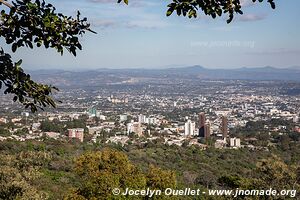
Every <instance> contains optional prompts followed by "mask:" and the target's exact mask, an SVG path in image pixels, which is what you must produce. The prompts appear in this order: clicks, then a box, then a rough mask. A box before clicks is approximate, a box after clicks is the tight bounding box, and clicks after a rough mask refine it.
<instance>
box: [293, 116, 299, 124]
mask: <svg viewBox="0 0 300 200" xmlns="http://www.w3.org/2000/svg"><path fill="white" fill-rule="evenodd" d="M298 121H299V117H298V116H297V115H294V117H293V122H294V123H297V122H298Z"/></svg>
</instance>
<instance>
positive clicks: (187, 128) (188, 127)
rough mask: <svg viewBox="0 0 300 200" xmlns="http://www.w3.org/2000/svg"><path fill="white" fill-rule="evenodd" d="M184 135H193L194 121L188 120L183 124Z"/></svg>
mask: <svg viewBox="0 0 300 200" xmlns="http://www.w3.org/2000/svg"><path fill="white" fill-rule="evenodd" d="M184 135H185V136H193V135H195V122H192V121H191V120H188V121H187V122H186V123H185V124H184Z"/></svg>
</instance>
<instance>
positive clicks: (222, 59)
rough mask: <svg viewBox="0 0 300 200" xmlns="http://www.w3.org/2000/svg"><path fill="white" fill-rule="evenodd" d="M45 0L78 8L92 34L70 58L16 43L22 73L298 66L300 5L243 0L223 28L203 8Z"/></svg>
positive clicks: (59, 7)
mask: <svg viewBox="0 0 300 200" xmlns="http://www.w3.org/2000/svg"><path fill="white" fill-rule="evenodd" d="M47 2H49V3H52V4H53V5H55V6H56V8H57V11H58V12H63V13H65V14H69V15H73V16H74V14H75V11H76V10H78V9H79V10H80V11H81V13H82V16H86V17H88V19H89V21H90V22H91V24H92V29H93V30H95V31H96V32H97V33H98V34H96V35H95V34H92V33H87V34H86V35H84V37H83V38H81V41H82V43H83V51H81V52H78V56H77V57H76V58H74V57H73V56H72V55H70V54H69V53H68V52H65V53H64V56H60V55H59V54H58V53H57V52H55V50H44V49H43V48H39V49H38V48H35V49H34V50H29V49H26V48H21V49H19V50H18V51H17V53H16V54H15V55H13V57H14V59H15V60H18V59H21V58H22V59H23V64H24V66H23V67H24V68H25V69H26V70H28V69H49V68H50V69H97V68H160V67H167V66H171V67H174V66H175V67H176V66H189V65H202V66H206V67H208V68H237V67H257V66H262V67H263V66H274V67H291V66H300V61H299V59H298V58H297V57H298V55H299V54H300V49H299V44H300V40H299V38H298V37H297V36H298V35H299V33H300V28H299V27H300V26H298V25H297V24H299V22H298V20H297V19H298V18H299V13H298V12H297V8H298V7H299V5H300V2H296V1H293V2H292V3H289V4H287V3H284V2H283V1H276V9H275V10H273V9H271V8H270V6H269V4H268V3H267V2H263V3H258V2H257V3H255V4H252V3H251V1H248V0H244V1H243V5H244V8H243V10H244V15H241V16H236V17H235V19H234V21H233V22H232V23H231V24H229V25H227V24H226V18H227V16H225V15H224V16H222V17H221V18H220V19H214V20H213V19H210V18H209V17H206V16H205V15H203V14H202V13H201V14H200V17H199V18H198V19H187V18H183V17H178V16H175V15H174V16H171V17H166V16H165V12H166V9H167V7H166V5H167V3H168V2H163V1H160V0H154V1H146V0H141V1H134V0H131V1H129V3H130V4H129V6H126V5H124V4H117V3H115V1H114V0H111V1H103V0H98V1H97V0H86V1H68V0H61V1H57V0H51V1H47ZM4 48H5V50H6V51H8V50H9V47H8V46H7V45H4ZM33 54H34V55H35V56H34V59H32V55H33Z"/></svg>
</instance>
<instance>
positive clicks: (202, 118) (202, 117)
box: [199, 112, 206, 137]
mask: <svg viewBox="0 0 300 200" xmlns="http://www.w3.org/2000/svg"><path fill="white" fill-rule="evenodd" d="M205 121H206V118H205V114H204V113H203V112H202V113H200V114H199V137H205Z"/></svg>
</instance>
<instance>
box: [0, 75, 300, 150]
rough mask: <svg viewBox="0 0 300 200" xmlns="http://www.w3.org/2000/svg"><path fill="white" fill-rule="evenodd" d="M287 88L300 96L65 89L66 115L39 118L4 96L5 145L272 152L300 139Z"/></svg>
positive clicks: (220, 85)
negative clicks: (151, 145)
mask: <svg viewBox="0 0 300 200" xmlns="http://www.w3.org/2000/svg"><path fill="white" fill-rule="evenodd" d="M287 84H288V85H289V86H290V87H289V88H299V83H297V82H290V83H286V82H280V81H247V80H200V81H194V80H186V79H182V80H177V81H176V82H175V81H168V82H167V83H165V82H159V81H157V82H155V81H149V80H146V81H144V80H142V81H140V80H139V81H138V80H135V79H134V78H130V79H129V81H123V82H121V83H116V84H111V83H110V84H106V85H103V86H102V87H101V88H100V89H97V88H92V89H91V88H88V89H87V87H82V88H79V89H72V88H67V87H66V88H63V89H62V90H61V91H60V92H58V93H57V94H55V98H56V99H58V100H60V101H61V102H62V103H59V104H58V108H57V109H46V110H45V111H41V112H38V113H37V114H33V113H31V112H28V111H25V110H23V109H22V108H21V107H19V105H18V104H16V103H13V102H12V101H11V97H10V96H1V104H0V109H1V111H2V112H1V113H2V114H1V116H0V123H1V129H0V130H1V136H0V140H2V141H3V140H6V139H16V140H20V141H24V140H31V139H36V140H42V139H45V137H46V138H53V139H57V140H66V141H69V140H72V139H77V140H78V141H80V142H88V143H116V144H122V145H128V144H132V143H141V144H145V143H148V142H153V141H158V140H159V141H162V142H163V143H165V144H168V145H173V144H174V145H179V146H182V145H189V146H190V145H197V146H199V147H200V148H202V149H205V148H207V146H214V147H215V148H242V147H243V148H250V149H254V148H258V149H266V150H267V147H269V146H273V145H278V144H281V143H280V140H278V138H281V140H282V138H285V137H283V136H288V135H290V136H291V135H292V136H291V138H294V142H297V141H298V140H299V138H300V137H299V135H300V128H299V126H300V124H299V113H300V109H299V107H300V106H299V102H300V101H299V95H289V94H287V92H286V89H285V88H286V85H287ZM253 131H256V133H253ZM24 133H25V134H24ZM281 136H282V137H281ZM266 139H267V140H266ZM281 142H282V141H281Z"/></svg>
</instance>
